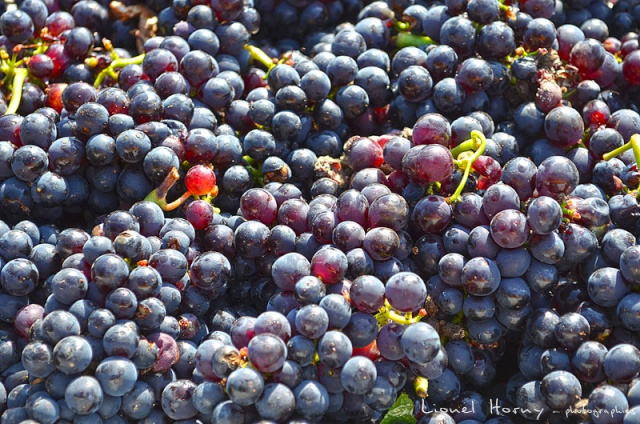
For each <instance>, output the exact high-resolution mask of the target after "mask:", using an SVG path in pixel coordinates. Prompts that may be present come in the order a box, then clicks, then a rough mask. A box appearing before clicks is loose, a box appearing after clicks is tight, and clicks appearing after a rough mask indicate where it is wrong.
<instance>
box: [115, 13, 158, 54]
mask: <svg viewBox="0 0 640 424" xmlns="http://www.w3.org/2000/svg"><path fill="white" fill-rule="evenodd" d="M109 7H110V8H111V12H112V13H113V15H114V16H115V17H116V18H117V19H120V20H123V21H124V20H129V19H138V29H137V30H135V32H134V35H135V37H136V47H137V49H138V52H139V53H143V52H144V43H145V42H146V41H147V40H148V39H149V38H152V37H155V36H156V34H157V32H158V17H157V16H156V14H155V13H154V12H153V10H151V9H149V8H148V7H147V6H144V5H141V4H134V5H131V6H125V5H124V3H122V2H119V1H112V2H111V3H110V4H109Z"/></svg>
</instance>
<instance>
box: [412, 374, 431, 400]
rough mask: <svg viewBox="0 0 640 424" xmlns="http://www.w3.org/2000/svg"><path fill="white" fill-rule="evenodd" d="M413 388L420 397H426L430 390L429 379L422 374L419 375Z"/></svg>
mask: <svg viewBox="0 0 640 424" xmlns="http://www.w3.org/2000/svg"><path fill="white" fill-rule="evenodd" d="M413 388H414V390H415V391H416V395H417V396H418V397H421V398H426V397H427V395H428V390H429V380H427V379H426V378H424V377H422V376H417V377H416V379H415V380H414V381H413Z"/></svg>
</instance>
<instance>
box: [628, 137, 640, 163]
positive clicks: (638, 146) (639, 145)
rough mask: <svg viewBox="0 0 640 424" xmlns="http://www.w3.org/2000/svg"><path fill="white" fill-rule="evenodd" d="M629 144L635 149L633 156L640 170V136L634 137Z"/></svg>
mask: <svg viewBox="0 0 640 424" xmlns="http://www.w3.org/2000/svg"><path fill="white" fill-rule="evenodd" d="M629 143H631V146H632V147H633V156H634V157H635V158H636V165H637V166H638V169H640V134H634V135H632V136H631V140H629Z"/></svg>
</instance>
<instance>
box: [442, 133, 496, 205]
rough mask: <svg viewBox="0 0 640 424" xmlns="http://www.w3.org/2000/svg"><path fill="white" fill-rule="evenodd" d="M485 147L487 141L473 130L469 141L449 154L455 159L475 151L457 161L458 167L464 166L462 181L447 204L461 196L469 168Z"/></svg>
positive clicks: (482, 135)
mask: <svg viewBox="0 0 640 424" xmlns="http://www.w3.org/2000/svg"><path fill="white" fill-rule="evenodd" d="M486 147H487V139H486V138H485V136H484V134H482V132H480V131H477V130H473V131H471V139H469V140H467V141H464V142H462V143H461V144H460V145H459V146H457V147H455V148H454V149H453V150H451V154H452V155H453V157H455V158H457V157H459V156H460V155H462V154H465V155H466V154H467V151H468V150H473V149H476V151H475V152H474V153H473V154H472V155H471V156H469V157H465V158H464V159H461V160H459V161H458V164H459V166H464V174H463V175H462V179H461V180H460V184H458V188H457V189H456V191H455V193H453V195H452V196H451V197H449V198H448V199H447V201H448V203H450V204H451V203H453V202H455V201H457V200H458V199H459V198H460V194H462V190H463V189H464V186H465V185H466V184H467V180H468V179H469V174H470V173H471V168H472V167H473V163H474V162H475V161H476V159H478V158H479V157H480V155H482V153H484V149H485V148H486Z"/></svg>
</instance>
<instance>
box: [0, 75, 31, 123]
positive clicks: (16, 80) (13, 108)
mask: <svg viewBox="0 0 640 424" xmlns="http://www.w3.org/2000/svg"><path fill="white" fill-rule="evenodd" d="M26 79H27V69H25V68H18V69H16V70H15V71H14V74H13V85H12V86H11V101H10V102H9V106H8V107H7V111H6V112H5V113H4V114H5V115H12V114H14V113H16V112H17V111H18V107H20V100H21V99H22V87H23V85H24V81H25V80H26Z"/></svg>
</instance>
